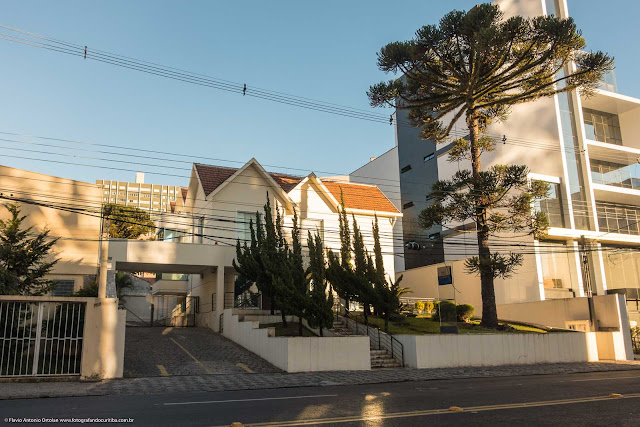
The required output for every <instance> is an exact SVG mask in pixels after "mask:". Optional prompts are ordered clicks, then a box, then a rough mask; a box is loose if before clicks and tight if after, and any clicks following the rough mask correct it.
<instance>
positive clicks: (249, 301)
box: [224, 292, 262, 310]
mask: <svg viewBox="0 0 640 427" xmlns="http://www.w3.org/2000/svg"><path fill="white" fill-rule="evenodd" d="M224 308H245V309H256V310H260V309H262V294H261V293H259V292H256V293H253V292H243V293H241V294H236V293H235V292H225V293H224Z"/></svg>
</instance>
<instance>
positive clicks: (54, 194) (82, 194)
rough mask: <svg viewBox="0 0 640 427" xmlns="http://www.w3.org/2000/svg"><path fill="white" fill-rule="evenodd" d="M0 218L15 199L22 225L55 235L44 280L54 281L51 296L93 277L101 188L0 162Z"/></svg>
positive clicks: (64, 293)
mask: <svg viewBox="0 0 640 427" xmlns="http://www.w3.org/2000/svg"><path fill="white" fill-rule="evenodd" d="M0 177H1V178H0V195H1V199H0V219H7V218H8V217H9V212H8V211H7V210H6V209H5V208H4V206H2V205H4V204H6V203H18V204H19V206H20V210H21V215H24V216H25V219H24V222H23V228H27V227H33V230H32V233H36V232H37V233H39V232H42V231H44V230H49V231H50V234H49V236H50V237H51V238H54V237H56V238H59V240H58V241H57V243H56V244H55V245H54V247H53V249H52V252H53V253H52V254H51V256H52V257H55V258H58V262H57V263H56V264H55V266H54V267H53V269H52V271H51V273H50V274H49V275H47V276H46V278H47V279H50V280H56V281H57V282H58V286H57V287H56V288H54V289H53V291H52V292H51V295H53V296H68V295H71V294H72V293H73V292H74V291H77V290H79V289H80V288H82V287H83V286H85V285H86V284H87V283H90V282H92V281H94V280H95V278H96V275H97V273H98V267H99V262H98V260H99V254H100V207H101V203H102V202H101V198H102V196H101V194H100V186H99V185H96V184H91V183H89V182H81V181H74V180H71V179H66V178H58V177H55V176H51V175H45V174H39V173H36V172H31V171H26V170H22V169H16V168H11V167H8V166H0Z"/></svg>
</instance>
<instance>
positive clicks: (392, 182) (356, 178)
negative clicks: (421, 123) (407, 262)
mask: <svg viewBox="0 0 640 427" xmlns="http://www.w3.org/2000/svg"><path fill="white" fill-rule="evenodd" d="M349 181H350V182H358V183H362V184H370V185H375V186H377V187H378V188H379V189H380V191H382V192H383V193H384V195H385V196H386V197H387V198H388V199H389V200H390V201H391V203H393V204H394V206H395V207H396V208H398V210H400V209H401V208H402V200H401V198H400V192H401V190H400V167H399V166H398V147H397V146H396V147H393V148H392V149H391V150H389V151H387V152H386V153H384V154H382V155H380V156H378V157H376V158H375V159H374V160H373V161H370V162H369V163H367V164H365V165H364V166H362V167H360V168H359V169H356V170H355V171H353V172H351V173H350V174H349ZM392 232H393V235H394V243H395V244H393V243H392V249H393V250H394V253H395V254H396V256H395V259H394V268H395V271H402V270H404V249H403V238H402V218H398V219H397V220H396V223H395V225H394V226H393V230H392Z"/></svg>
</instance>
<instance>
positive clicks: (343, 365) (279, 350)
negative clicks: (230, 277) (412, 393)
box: [222, 309, 371, 372]
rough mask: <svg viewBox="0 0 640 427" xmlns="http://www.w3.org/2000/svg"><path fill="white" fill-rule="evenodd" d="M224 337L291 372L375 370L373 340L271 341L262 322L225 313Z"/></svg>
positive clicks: (228, 312)
mask: <svg viewBox="0 0 640 427" xmlns="http://www.w3.org/2000/svg"><path fill="white" fill-rule="evenodd" d="M223 317H224V327H223V332H222V334H223V335H224V336H225V337H227V338H229V339H230V340H232V341H234V342H235V343H237V344H239V345H241V346H242V347H244V348H246V349H247V350H249V351H252V352H253V353H255V354H257V355H258V356H260V357H262V358H263V359H265V360H266V361H268V362H270V363H272V364H273V365H275V366H277V367H278V368H280V369H282V370H284V371H287V372H310V371H344V370H369V369H371V355H370V353H369V337H365V336H351V337H270V336H269V329H259V322H258V321H249V322H240V321H239V319H238V315H234V314H233V313H232V310H230V309H227V310H224V315H223Z"/></svg>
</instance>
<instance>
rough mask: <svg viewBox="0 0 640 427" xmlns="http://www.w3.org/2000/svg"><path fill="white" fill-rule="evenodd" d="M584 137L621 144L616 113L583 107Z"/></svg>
mask: <svg viewBox="0 0 640 427" xmlns="http://www.w3.org/2000/svg"><path fill="white" fill-rule="evenodd" d="M582 114H583V115H584V129H585V131H586V137H587V138H588V139H591V140H592V141H600V142H607V143H609V144H616V145H622V133H621V132H620V120H619V119H618V116H617V115H616V114H610V113H605V112H604V111H597V110H591V109H589V108H583V109H582Z"/></svg>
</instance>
